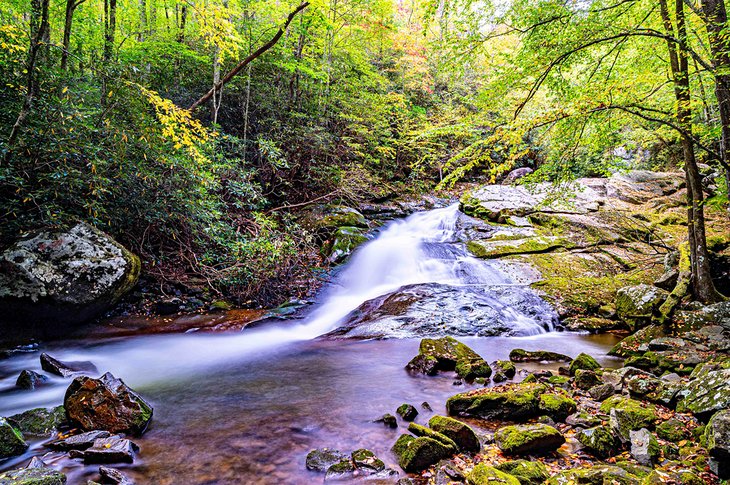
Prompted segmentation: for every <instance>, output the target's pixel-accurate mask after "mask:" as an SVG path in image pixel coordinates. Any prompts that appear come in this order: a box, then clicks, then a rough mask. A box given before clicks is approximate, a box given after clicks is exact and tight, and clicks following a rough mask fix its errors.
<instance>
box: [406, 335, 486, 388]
mask: <svg viewBox="0 0 730 485" xmlns="http://www.w3.org/2000/svg"><path fill="white" fill-rule="evenodd" d="M406 369H408V370H411V371H416V372H422V373H424V374H429V375H433V374H435V373H436V372H438V371H440V370H441V371H452V370H453V371H456V373H457V374H458V375H459V376H460V377H462V378H464V379H474V378H477V377H489V376H491V375H492V368H491V367H489V364H488V363H487V362H486V361H485V360H484V359H483V358H481V357H480V356H479V354H477V353H476V352H474V351H473V350H472V349H471V348H469V347H468V346H467V345H464V344H463V343H461V342H459V341H458V340H456V339H455V338H453V337H442V338H438V339H430V338H425V339H423V340H421V344H420V346H419V352H418V355H417V356H416V357H414V358H413V359H411V361H410V362H409V363H408V365H407V366H406Z"/></svg>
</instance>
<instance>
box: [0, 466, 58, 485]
mask: <svg viewBox="0 0 730 485" xmlns="http://www.w3.org/2000/svg"><path fill="white" fill-rule="evenodd" d="M0 483H1V484H8V485H65V483H66V475H64V474H63V473H61V472H57V471H56V470H53V469H51V468H21V469H20V470H10V471H7V472H5V473H0Z"/></svg>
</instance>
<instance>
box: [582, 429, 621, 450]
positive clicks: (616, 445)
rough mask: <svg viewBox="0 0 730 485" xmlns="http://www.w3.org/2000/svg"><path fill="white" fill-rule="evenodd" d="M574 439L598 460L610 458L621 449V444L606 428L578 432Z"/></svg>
mask: <svg viewBox="0 0 730 485" xmlns="http://www.w3.org/2000/svg"><path fill="white" fill-rule="evenodd" d="M576 438H577V439H578V441H579V442H580V444H582V445H583V446H584V447H585V448H586V450H587V451H588V452H589V453H590V454H592V455H594V456H597V457H598V458H608V457H611V456H613V455H615V454H616V453H618V451H619V450H620V449H621V442H620V441H619V440H618V439H617V438H616V436H614V434H613V432H612V431H611V429H610V428H609V427H608V426H595V427H593V428H588V429H583V430H580V431H579V432H578V433H577V434H576Z"/></svg>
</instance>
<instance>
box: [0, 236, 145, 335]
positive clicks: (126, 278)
mask: <svg viewBox="0 0 730 485" xmlns="http://www.w3.org/2000/svg"><path fill="white" fill-rule="evenodd" d="M0 268H2V271H0V307H2V308H3V309H4V317H5V319H6V321H22V322H25V323H27V322H34V321H36V322H40V323H41V324H46V325H58V324H68V323H79V322H83V321H86V320H90V319H92V318H94V317H96V316H98V315H100V314H101V313H103V312H104V311H105V310H107V309H108V308H110V307H111V306H112V305H113V304H114V303H116V302H117V301H118V300H119V298H121V297H122V295H124V294H125V293H126V292H127V291H128V290H130V289H131V288H132V287H133V286H134V285H135V284H136V282H137V278H138V277H139V273H140V261H139V258H138V257H137V256H135V255H134V254H132V253H130V252H129V251H127V250H126V249H125V248H124V247H122V246H121V245H120V244H119V243H117V242H116V241H114V240H113V239H112V238H111V237H109V236H108V235H106V234H104V233H103V232H101V231H99V230H98V229H95V228H94V227H92V226H89V225H87V224H85V223H79V224H76V225H75V226H73V227H72V228H70V229H68V230H65V231H64V230H60V231H56V230H46V231H41V232H38V233H35V234H33V235H31V236H30V237H27V238H25V239H22V240H20V241H18V242H16V243H15V244H13V245H12V246H10V247H9V248H8V249H6V250H5V251H4V252H3V253H2V254H1V255H0Z"/></svg>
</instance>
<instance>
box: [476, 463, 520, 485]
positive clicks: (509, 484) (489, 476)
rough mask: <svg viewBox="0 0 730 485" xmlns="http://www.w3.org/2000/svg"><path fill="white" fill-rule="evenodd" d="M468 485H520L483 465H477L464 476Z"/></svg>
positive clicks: (514, 478)
mask: <svg viewBox="0 0 730 485" xmlns="http://www.w3.org/2000/svg"><path fill="white" fill-rule="evenodd" d="M466 483H467V484H468V485H520V481H519V480H518V479H517V478H516V477H514V476H512V475H510V474H507V473H505V472H503V471H500V470H497V469H496V468H494V467H491V466H489V465H487V464H485V463H479V464H478V465H476V466H475V467H474V468H473V469H472V471H471V472H469V473H468V474H467V475H466Z"/></svg>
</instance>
